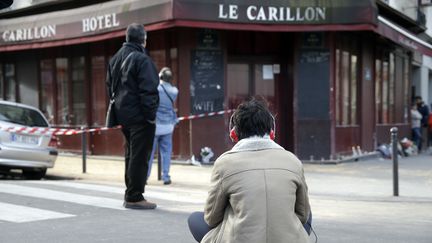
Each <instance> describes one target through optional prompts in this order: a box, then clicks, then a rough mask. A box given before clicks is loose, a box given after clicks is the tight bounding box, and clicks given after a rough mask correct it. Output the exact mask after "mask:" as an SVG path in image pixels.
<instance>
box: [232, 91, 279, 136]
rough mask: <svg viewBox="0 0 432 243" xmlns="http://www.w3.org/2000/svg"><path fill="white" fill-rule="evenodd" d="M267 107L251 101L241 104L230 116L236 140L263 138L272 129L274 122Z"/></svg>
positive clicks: (260, 102)
mask: <svg viewBox="0 0 432 243" xmlns="http://www.w3.org/2000/svg"><path fill="white" fill-rule="evenodd" d="M273 119H274V118H273V116H272V114H271V113H270V111H269V109H268V106H267V104H266V103H264V102H263V101H260V100H257V99H252V100H250V101H245V102H243V103H241V104H240V105H239V106H238V107H237V109H236V111H235V112H234V114H233V116H232V121H231V122H232V126H233V127H235V131H236V133H237V136H238V139H239V140H241V139H243V138H248V137H251V136H261V137H262V136H264V135H266V134H269V133H270V131H271V130H272V129H274V128H273V124H274V120H273Z"/></svg>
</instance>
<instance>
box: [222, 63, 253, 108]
mask: <svg viewBox="0 0 432 243" xmlns="http://www.w3.org/2000/svg"><path fill="white" fill-rule="evenodd" d="M227 68H228V73H227V79H228V82H227V84H228V90H227V92H228V108H230V109H234V108H236V107H237V106H238V105H239V104H240V103H241V102H242V101H244V100H246V99H247V98H248V96H249V72H250V71H249V64H243V63H241V64H240V63H229V64H228V67H227Z"/></svg>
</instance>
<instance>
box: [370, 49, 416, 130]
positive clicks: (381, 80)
mask: <svg viewBox="0 0 432 243" xmlns="http://www.w3.org/2000/svg"><path fill="white" fill-rule="evenodd" d="M376 55H377V59H376V60H375V109H376V111H375V112H376V122H377V123H378V124H391V123H401V122H407V121H408V112H409V110H408V109H409V105H408V104H409V103H408V92H409V88H408V85H409V76H408V75H409V74H408V65H407V66H406V67H405V64H404V63H402V64H401V65H400V66H401V67H404V70H399V71H400V72H399V73H400V74H403V77H396V71H397V70H396V56H395V54H394V53H392V52H383V51H379V50H378V51H377V53H376ZM398 60H401V61H402V60H404V59H403V58H398ZM396 80H400V84H401V85H399V89H404V91H403V95H404V98H403V99H404V104H403V105H404V106H403V109H404V110H403V111H400V112H398V114H400V115H398V117H396V114H397V111H396V102H395V101H396V98H397V97H396ZM401 108H402V107H401ZM403 117H404V118H403Z"/></svg>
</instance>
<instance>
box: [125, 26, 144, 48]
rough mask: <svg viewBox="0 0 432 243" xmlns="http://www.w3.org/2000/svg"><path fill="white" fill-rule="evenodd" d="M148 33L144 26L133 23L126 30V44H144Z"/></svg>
mask: <svg viewBox="0 0 432 243" xmlns="http://www.w3.org/2000/svg"><path fill="white" fill-rule="evenodd" d="M146 36H147V33H146V31H145V30H144V26H143V25H142V24H137V23H133V24H130V25H129V26H128V27H127V29H126V42H135V43H138V44H142V43H144V41H145V39H146Z"/></svg>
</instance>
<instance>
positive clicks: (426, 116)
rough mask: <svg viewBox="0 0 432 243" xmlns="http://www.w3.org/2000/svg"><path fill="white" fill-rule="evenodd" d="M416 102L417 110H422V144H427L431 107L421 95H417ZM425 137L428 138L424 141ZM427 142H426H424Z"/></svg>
mask: <svg viewBox="0 0 432 243" xmlns="http://www.w3.org/2000/svg"><path fill="white" fill-rule="evenodd" d="M415 102H416V104H417V110H418V111H419V112H420V114H421V115H422V119H421V128H420V134H421V138H420V139H421V140H422V143H421V144H426V145H427V138H428V132H429V128H428V126H429V125H428V121H429V108H428V106H427V105H426V104H425V103H424V102H423V99H422V97H421V96H416V97H415ZM423 139H426V141H423ZM424 142H426V143H424ZM421 149H422V147H421V146H420V147H419V152H420V150H421Z"/></svg>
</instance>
